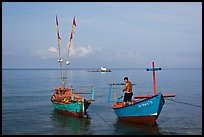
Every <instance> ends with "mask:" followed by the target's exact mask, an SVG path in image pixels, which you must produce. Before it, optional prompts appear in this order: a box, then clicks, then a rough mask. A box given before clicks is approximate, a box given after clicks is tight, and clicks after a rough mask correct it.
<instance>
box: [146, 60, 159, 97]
mask: <svg viewBox="0 0 204 137" xmlns="http://www.w3.org/2000/svg"><path fill="white" fill-rule="evenodd" d="M157 70H161V68H155V67H154V62H152V68H147V71H152V78H153V87H154V95H156V94H157V91H156V74H155V71H157Z"/></svg>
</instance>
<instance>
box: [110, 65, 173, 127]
mask: <svg viewBox="0 0 204 137" xmlns="http://www.w3.org/2000/svg"><path fill="white" fill-rule="evenodd" d="M152 67H153V68H150V69H149V68H148V69H147V71H153V83H154V94H153V95H150V94H148V95H146V96H134V99H133V100H132V101H131V102H129V103H126V102H122V101H120V99H121V98H122V96H121V97H119V98H118V99H117V97H116V96H117V95H116V86H117V85H125V84H124V83H121V84H120V83H115V82H114V83H112V84H110V90H109V99H108V100H109V101H110V95H111V92H112V91H113V89H114V103H113V105H112V108H113V110H114V112H115V114H116V115H117V117H118V119H119V120H122V121H128V122H134V123H138V124H147V125H151V126H153V125H155V124H156V120H157V118H158V117H159V115H160V113H161V110H162V108H163V105H164V104H165V99H164V98H166V97H175V96H176V95H175V94H162V93H157V92H156V77H155V71H157V70H161V68H154V62H152ZM133 85H135V84H133ZM116 99H117V100H116ZM136 99H139V100H136Z"/></svg>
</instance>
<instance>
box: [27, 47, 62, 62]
mask: <svg viewBox="0 0 204 137" xmlns="http://www.w3.org/2000/svg"><path fill="white" fill-rule="evenodd" d="M31 56H37V57H39V58H41V59H51V58H57V56H58V54H57V48H55V47H50V48H48V49H38V50H36V51H34V53H33V54H31Z"/></svg>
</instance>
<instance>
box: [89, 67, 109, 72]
mask: <svg viewBox="0 0 204 137" xmlns="http://www.w3.org/2000/svg"><path fill="white" fill-rule="evenodd" d="M88 72H111V70H110V69H107V68H106V67H101V69H100V70H88Z"/></svg>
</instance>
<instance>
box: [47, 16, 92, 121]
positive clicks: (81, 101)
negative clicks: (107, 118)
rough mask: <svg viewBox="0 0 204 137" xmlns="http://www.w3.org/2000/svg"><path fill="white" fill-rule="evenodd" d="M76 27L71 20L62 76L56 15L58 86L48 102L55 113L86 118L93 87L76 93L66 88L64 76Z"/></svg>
mask: <svg viewBox="0 0 204 137" xmlns="http://www.w3.org/2000/svg"><path fill="white" fill-rule="evenodd" d="M75 26H76V20H75V17H74V19H73V23H72V31H71V35H70V39H69V42H68V53H67V60H66V70H65V76H62V62H63V59H62V58H61V55H60V40H61V38H60V35H59V29H58V19H57V15H56V28H57V37H58V50H59V60H58V63H59V64H60V86H59V88H56V89H54V90H53V91H54V93H53V95H52V96H51V98H50V100H51V102H52V105H53V107H54V109H55V110H56V111H57V112H60V113H63V114H67V115H72V116H77V117H78V116H81V117H87V113H86V110H87V109H88V108H89V106H90V104H91V102H92V101H94V87H93V86H91V87H90V88H89V89H90V91H87V92H76V91H75V89H74V88H73V86H72V85H71V87H70V88H67V87H66V74H67V70H68V65H69V64H70V60H69V53H70V46H71V40H72V39H73V34H74V27H75ZM79 94H90V95H91V97H90V99H86V98H85V97H83V96H80V95H79Z"/></svg>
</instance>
